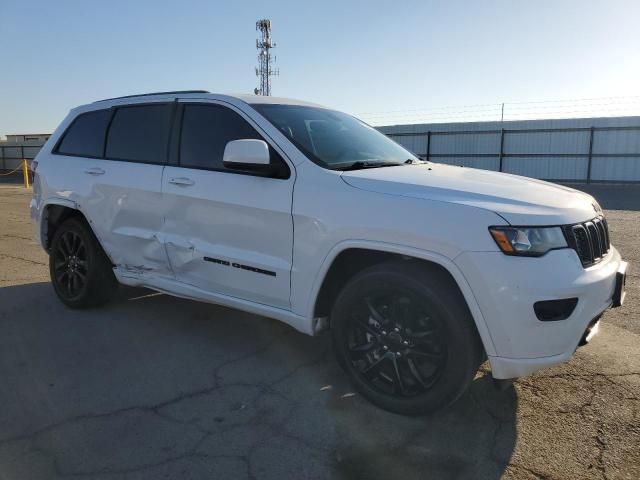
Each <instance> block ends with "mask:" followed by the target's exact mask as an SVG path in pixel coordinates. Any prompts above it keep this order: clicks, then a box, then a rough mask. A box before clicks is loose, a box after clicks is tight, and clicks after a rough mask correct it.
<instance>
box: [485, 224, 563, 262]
mask: <svg viewBox="0 0 640 480" xmlns="http://www.w3.org/2000/svg"><path fill="white" fill-rule="evenodd" d="M489 232H491V236H492V237H493V239H494V240H495V241H496V243H497V244H498V247H500V250H502V252H503V253H505V254H507V255H522V256H526V257H541V256H542V255H544V254H545V253H547V252H548V251H549V250H554V249H557V248H565V247H568V245H567V240H566V239H565V238H564V234H563V233H562V229H561V228H560V227H489Z"/></svg>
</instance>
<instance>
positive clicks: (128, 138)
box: [106, 104, 171, 163]
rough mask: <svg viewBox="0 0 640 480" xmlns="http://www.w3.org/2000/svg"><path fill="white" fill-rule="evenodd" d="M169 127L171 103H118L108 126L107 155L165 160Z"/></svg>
mask: <svg viewBox="0 0 640 480" xmlns="http://www.w3.org/2000/svg"><path fill="white" fill-rule="evenodd" d="M170 129H171V106H170V105H167V104H160V105H140V106H127V107H120V108H118V109H117V110H116V113H115V115H114V116H113V120H112V121H111V126H110V127H109V136H108V138H107V154H106V157H107V158H113V159H120V160H133V161H137V162H150V163H165V162H166V159H167V144H168V142H169V131H170Z"/></svg>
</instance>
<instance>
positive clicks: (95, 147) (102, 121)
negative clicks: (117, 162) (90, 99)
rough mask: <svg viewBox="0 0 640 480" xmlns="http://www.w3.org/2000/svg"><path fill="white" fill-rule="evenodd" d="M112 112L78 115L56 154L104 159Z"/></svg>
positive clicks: (104, 111)
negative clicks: (105, 141) (105, 139)
mask: <svg viewBox="0 0 640 480" xmlns="http://www.w3.org/2000/svg"><path fill="white" fill-rule="evenodd" d="M110 117H111V110H95V111H93V112H87V113H82V114H80V115H78V116H77V117H76V118H75V120H74V121H73V122H72V123H71V125H70V126H69V128H67V131H66V132H65V133H64V135H63V136H62V140H61V141H60V143H59V145H58V148H57V150H56V152H55V153H59V154H61V155H74V156H81V157H102V154H103V152H104V138H105V133H106V130H107V124H108V123H109V118H110Z"/></svg>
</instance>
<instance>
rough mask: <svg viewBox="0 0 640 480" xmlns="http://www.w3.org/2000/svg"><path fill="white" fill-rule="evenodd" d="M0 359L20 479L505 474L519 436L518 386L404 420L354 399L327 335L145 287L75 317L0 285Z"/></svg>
mask: <svg viewBox="0 0 640 480" xmlns="http://www.w3.org/2000/svg"><path fill="white" fill-rule="evenodd" d="M0 352H1V355H0V377H1V378H3V388H2V389H0V404H2V405H3V408H2V409H0V425H2V427H3V428H2V432H0V471H3V472H8V473H7V475H9V476H11V475H12V474H13V476H14V477H16V478H50V477H53V476H55V475H60V476H64V475H66V474H68V475H80V474H82V475H84V476H91V475H92V474H96V475H97V474H98V473H100V474H105V473H109V472H117V473H118V474H119V476H120V477H122V478H154V479H155V478H203V477H204V476H206V477H207V478H210V477H212V476H213V477H215V478H234V479H235V478H251V477H256V478H345V479H346V478H349V479H351V478H366V479H376V478H380V479H387V478H403V479H412V478H438V479H447V478H473V479H477V478H482V479H499V478H500V477H501V476H502V474H503V473H504V470H505V468H506V466H507V465H508V463H509V461H510V458H511V455H512V453H513V451H514V448H515V443H516V420H515V418H516V411H517V404H518V399H517V395H516V392H515V390H514V389H513V388H510V389H508V390H507V391H504V392H500V391H498V390H496V389H495V388H494V387H493V385H492V381H491V378H490V375H488V374H487V371H486V369H485V370H482V371H481V372H480V373H479V374H478V376H477V377H476V379H475V380H474V381H473V383H472V385H471V388H470V390H469V391H468V392H467V393H466V394H465V395H464V396H463V397H462V398H461V399H460V400H459V401H458V402H456V403H455V404H454V405H452V406H450V407H448V408H447V409H445V410H444V411H441V412H438V413H436V414H434V415H431V416H427V417H404V416H400V415H396V414H392V413H389V412H385V411H383V410H380V409H378V408H376V407H374V406H373V405H371V404H369V403H368V402H366V401H365V400H364V399H362V398H361V397H360V396H359V395H356V394H354V392H353V390H352V387H351V385H350V383H349V382H348V380H347V378H346V376H345V374H344V373H343V372H342V370H341V369H340V368H339V366H338V365H337V362H335V361H334V359H333V355H332V351H331V342H330V338H329V335H327V334H323V335H321V336H319V337H315V338H312V337H309V336H306V335H303V334H300V333H298V332H296V331H294V330H293V329H291V328H289V327H288V326H286V325H283V324H282V323H280V322H277V321H273V320H270V319H266V318H262V317H258V316H255V315H250V314H246V313H243V312H238V311H235V310H231V309H227V308H223V307H219V306H215V305H208V304H203V303H198V302H193V301H188V300H182V299H177V298H173V297H169V296H167V295H163V294H158V293H154V292H150V291H148V290H145V289H131V288H122V289H120V291H119V293H118V296H117V298H116V299H115V301H114V302H112V303H110V304H109V305H107V306H105V307H103V308H99V309H92V310H85V311H77V310H70V309H68V308H66V307H64V306H63V305H62V304H61V303H60V302H59V301H58V299H57V298H56V297H55V295H54V293H53V290H52V287H51V285H50V284H49V283H46V282H42V283H32V284H24V285H16V286H7V287H4V288H0ZM25 439H26V440H25ZM23 441H24V442H26V443H25V444H22V443H21V442H23ZM25 451H27V452H28V454H25ZM129 474H131V477H129V476H127V475H129ZM39 475H40V476H39Z"/></svg>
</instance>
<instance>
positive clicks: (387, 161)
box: [252, 104, 421, 170]
mask: <svg viewBox="0 0 640 480" xmlns="http://www.w3.org/2000/svg"><path fill="white" fill-rule="evenodd" d="M252 107H253V108H255V109H256V110H257V111H258V112H260V113H261V114H262V115H263V116H264V117H266V119H267V120H269V121H270V122H271V123H272V124H273V125H275V126H276V127H277V128H278V129H279V130H280V131H281V132H282V133H284V134H285V135H286V136H287V137H288V138H289V140H291V142H293V144H294V145H296V147H298V148H299V149H300V150H301V151H302V152H303V153H304V154H306V155H307V156H308V157H309V158H310V159H311V160H313V161H314V162H315V163H317V164H318V165H320V166H322V167H325V168H330V169H335V170H338V169H344V168H345V167H347V168H348V167H354V168H367V167H375V166H388V165H404V164H405V163H421V162H420V160H419V159H418V157H416V156H415V155H414V154H412V153H411V152H409V151H408V150H405V149H404V148H403V147H402V146H400V145H398V144H397V143H396V142H394V141H393V140H391V139H390V138H389V137H387V136H386V135H384V134H382V133H380V132H378V131H377V130H376V129H374V128H372V127H370V126H369V125H367V124H365V123H363V122H361V121H360V120H358V119H356V118H354V117H352V116H351V115H347V114H346V113H342V112H337V111H334V110H328V109H325V108H317V107H306V106H300V105H274V104H254V105H252Z"/></svg>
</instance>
